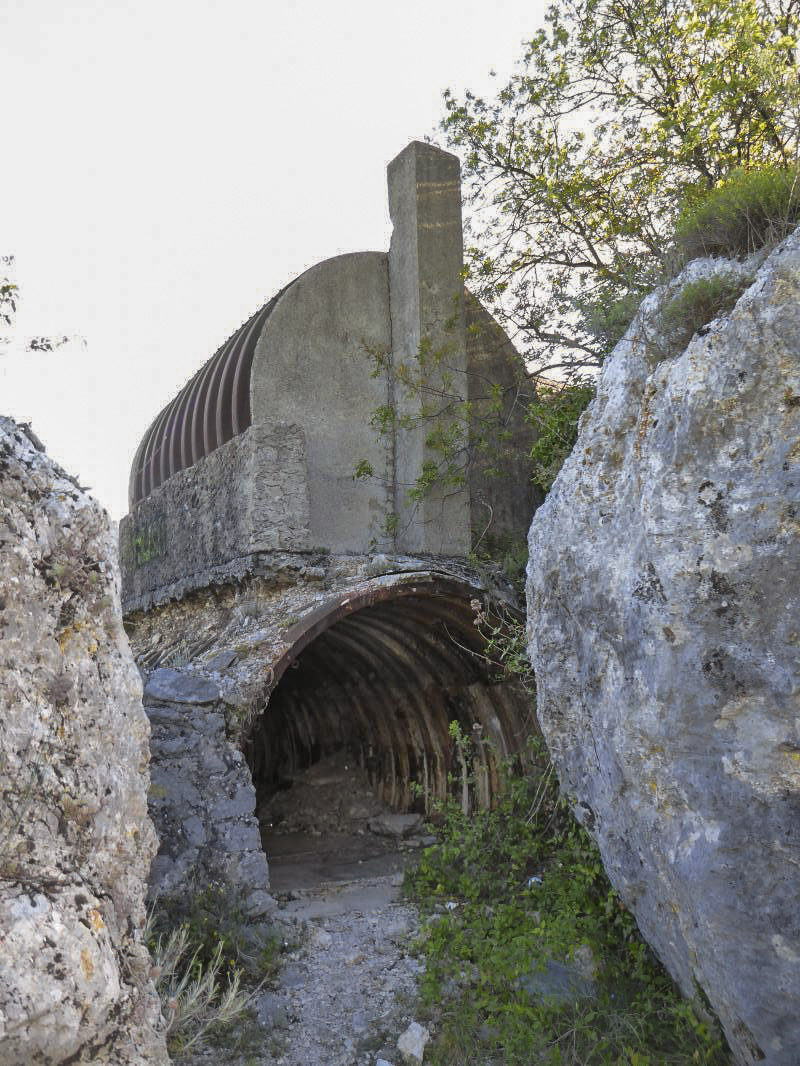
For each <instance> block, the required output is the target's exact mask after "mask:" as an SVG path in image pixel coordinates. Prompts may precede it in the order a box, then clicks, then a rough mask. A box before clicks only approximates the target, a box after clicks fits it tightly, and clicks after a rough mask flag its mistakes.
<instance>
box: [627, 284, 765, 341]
mask: <svg viewBox="0 0 800 1066" xmlns="http://www.w3.org/2000/svg"><path fill="white" fill-rule="evenodd" d="M750 281H751V279H750V278H747V277H742V276H741V275H740V274H734V273H732V272H726V273H719V274H713V275H712V276H711V277H708V278H698V280H697V281H690V282H689V283H688V284H687V285H684V286H683V288H682V289H681V291H680V292H679V293H678V294H677V296H675V297H673V298H672V299H671V300H668V301H667V302H666V303H664V304H663V305H662V307H661V310H660V315H659V318H660V320H659V323H658V327H657V332H658V339H656V338H655V337H652V338H649V339H648V344H649V347H650V349H651V351H652V352H653V353H654V354H656V355H657V356H660V357H662V358H664V357H668V356H671V355H676V354H678V353H679V352H682V351H683V350H684V348H685V347H686V345H687V344H688V343H689V341H690V340H691V339H692V337H693V336H694V335H695V333H700V332H701V331H702V330H703V328H704V327H705V326H707V325H708V324H709V323H710V322H712V321H713V320H714V319H715V318H717V317H718V316H719V315H723V314H725V313H726V312H728V311H730V310H732V309H733V307H734V306H735V305H736V301H737V300H738V299H739V297H740V296H741V295H742V293H743V292H744V290H745V289H746V288H747V286H748V285H749V284H750Z"/></svg>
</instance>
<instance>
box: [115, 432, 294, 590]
mask: <svg viewBox="0 0 800 1066" xmlns="http://www.w3.org/2000/svg"><path fill="white" fill-rule="evenodd" d="M309 527H310V521H309V507H308V490H307V475H306V459H305V438H304V435H303V431H302V430H301V429H300V428H299V427H298V426H295V425H283V424H274V423H260V424H258V425H254V426H251V427H250V428H249V429H247V430H245V432H244V433H241V434H240V435H239V436H236V437H234V438H233V439H232V440H230V441H228V442H227V443H226V444H223V445H222V446H221V447H219V448H217V449H216V450H215V451H213V452H212V453H211V454H210V455H207V456H205V457H204V458H202V459H200V460H198V462H197V463H195V464H194V466H192V467H190V468H189V469H187V470H181V471H179V472H178V473H177V474H175V475H173V477H171V478H170V479H169V481H168V482H165V484H164V485H161V486H159V487H158V488H157V489H154V490H153V492H152V493H151V494H150V495H149V496H148V497H146V498H145V499H144V500H142V501H141V502H140V503H138V504H137V505H136V506H135V507H134V508H133V510H132V512H131V514H129V515H126V516H125V518H123V519H122V522H121V523H120V557H121V563H122V575H123V590H124V598H125V601H126V602H125V607H126V609H129V607H128V604H129V603H131V602H135V601H136V600H141V598H142V597H145V596H146V595H147V594H149V593H153V592H155V591H156V590H158V589H161V588H164V587H165V586H169V585H171V584H173V583H175V582H176V581H178V580H185V579H186V577H187V575H192V574H196V575H198V580H199V583H200V584H204V583H208V582H209V580H210V578H211V575H210V574H209V573H208V572H209V571H210V570H211V569H212V568H218V567H219V566H220V565H224V564H228V563H231V562H232V561H233V560H236V559H239V558H242V557H244V556H248V555H252V554H253V553H257V552H261V551H303V550H307V549H309V548H310V547H311V535H310V529H309ZM203 575H206V576H203Z"/></svg>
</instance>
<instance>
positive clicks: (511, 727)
mask: <svg viewBox="0 0 800 1066" xmlns="http://www.w3.org/2000/svg"><path fill="white" fill-rule="evenodd" d="M317 629H318V630H319V631H318V632H316V633H315V635H313V639H307V642H306V643H305V644H304V646H303V647H302V650H300V651H299V653H297V654H294V653H292V654H290V656H289V659H290V662H289V664H288V665H287V666H286V669H285V670H284V672H283V673H282V676H281V678H280V680H279V682H278V683H277V685H276V686H275V688H274V690H273V691H272V693H271V696H270V699H269V703H268V705H267V707H266V710H265V711H264V713H263V714H262V715H261V716H260V718H259V720H258V722H257V724H256V726H255V728H254V730H253V732H252V734H251V735H250V737H249V740H248V742H247V744H246V747H245V755H246V757H247V761H248V763H249V765H250V769H251V772H252V775H253V781H254V784H255V786H256V792H257V796H258V802H259V804H263V803H265V802H268V801H269V800H270V797H272V796H274V795H275V793H276V792H278V791H280V790H282V789H285V788H287V787H290V786H291V783H292V781H294V780H296V779H297V776H298V773H300V772H302V771H305V770H308V769H309V768H310V767H313V766H314V764H317V763H320V762H321V761H323V762H324V761H325V760H330V759H331V758H334V757H336V756H341V758H342V759H343V760H344V761H345V765H352V766H355V767H357V768H358V769H359V771H360V772H361V774H362V776H363V777H365V778H366V780H367V781H368V782H369V786H370V788H371V789H372V790H373V792H374V794H375V796H376V798H377V799H378V800H379V801H380V803H381V804H383V806H384V807H385V808H389V809H390V810H392V811H396V812H408V811H419V812H422V811H424V810H427V809H429V808H430V806H431V804H432V803H433V802H434V801H435V800H436V799H441V798H443V797H444V796H445V795H446V794H447V793H448V792H450V793H451V794H455V795H457V796H458V797H459V798H460V799H461V800H462V802H463V803H464V804H465V805H466V804H468V805H470V806H488V805H490V804H491V803H492V799H493V796H495V795H496V794H497V790H498V787H499V776H498V764H499V761H500V760H503V759H506V758H514V757H520V758H521V757H522V753H523V752H524V749H525V741H526V738H527V736H528V735H529V734H530V732H531V730H532V728H533V727H532V722H531V720H532V717H533V715H532V710H531V699H530V694H529V693H528V692H526V690H525V688H524V686H523V685H521V684H520V683H519V682H514V681H508V680H505V679H503V677H502V674H501V673H500V671H499V670H498V668H497V665H496V664H495V663H494V662H492V661H491V659H490V658H487V656H486V650H487V649H486V640H485V638H484V636H483V635H482V634H481V632H480V631H479V630H478V628H476V625H475V612H474V609H473V607H472V605H471V602H470V598H469V596H467V595H464V594H463V593H458V594H457V593H455V592H452V591H450V592H447V591H442V590H439V591H438V592H437V593H435V594H434V593H431V592H430V590H428V591H425V592H419V591H417V590H414V591H413V592H411V593H409V590H408V589H407V588H406V589H403V590H402V594H399V595H396V596H392V595H389V596H387V598H385V599H383V600H381V601H379V602H368V603H365V604H364V605H356V609H354V605H353V603H352V602H350V603H347V602H346V605H343V606H341V607H340V608H339V609H338V610H333V611H331V613H330V615H329V616H328V618H327V619H326V620H325V621H324V623H322V624H318V626H317ZM454 721H455V722H458V723H459V727H460V730H461V733H462V734H463V735H465V736H468V737H470V738H471V743H470V744H469V746H468V747H469V754H468V755H467V757H466V759H465V754H464V746H463V745H459V744H457V743H456V742H455V741H454V739H453V736H452V732H451V726H450V723H451V722H454ZM467 761H468V762H469V765H467Z"/></svg>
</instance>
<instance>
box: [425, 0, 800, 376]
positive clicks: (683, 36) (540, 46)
mask: <svg viewBox="0 0 800 1066" xmlns="http://www.w3.org/2000/svg"><path fill="white" fill-rule="evenodd" d="M798 11H799V8H798V4H797V3H796V2H795V0H789V2H786V0H625V2H624V3H623V2H618V0H560V2H558V3H554V4H552V5H551V6H550V7H549V8H548V10H547V13H546V16H545V24H544V26H543V27H542V28H541V29H539V30H537V31H536V32H535V33H534V34H533V36H532V38H531V39H530V41H529V43H528V45H527V48H526V50H525V54H524V57H523V61H522V64H521V67H520V69H519V70H518V72H517V73H516V74H515V75H514V76H513V77H512V78H511V80H510V81H509V82H508V83H507V84H506V85H505V86H504V87H503V88H502V89H501V91H500V92H499V93H498V94H497V96H496V97H495V98H494V99H488V98H487V99H484V98H481V97H480V96H476V95H475V94H474V93H469V92H467V93H466V94H465V95H464V96H463V98H461V99H459V98H457V97H456V96H454V95H453V94H451V93H447V94H446V107H447V116H446V118H445V120H444V123H443V128H444V131H445V134H446V136H447V138H448V141H449V143H450V144H451V145H452V146H453V147H454V148H456V149H457V150H458V151H459V152H460V154H461V155H462V159H463V160H464V163H465V167H464V170H465V176H466V178H467V181H468V183H469V189H468V200H469V203H470V204H471V207H472V216H471V231H470V232H471V241H470V246H469V248H468V261H469V277H468V283H469V284H470V286H471V288H472V289H473V291H474V293H475V295H476V296H477V297H479V298H480V299H481V300H482V301H483V302H484V304H485V305H486V306H487V307H489V308H490V309H491V310H492V313H493V314H494V315H495V316H496V317H497V318H498V320H499V321H500V322H501V323H502V324H503V325H504V326H505V327H506V328H507V329H508V330H509V332H510V333H511V335H512V336H514V337H515V338H516V339H518V340H519V341H520V342H521V343H523V344H525V345H526V355H527V357H528V359H529V361H530V362H531V364H532V365H534V366H536V367H537V368H538V369H539V370H540V371H545V369H546V368H547V367H552V366H554V365H558V366H563V367H566V368H567V371H568V373H576V374H581V373H583V372H585V369H586V368H588V367H596V366H598V365H600V364H601V363H602V360H603V358H604V357H605V356H606V355H607V353H608V352H609V351H610V349H611V347H613V344H614V342H615V340H618V339H619V336H620V329H622V328H623V327H624V325H625V324H626V318H627V316H628V314H629V313H630V312H631V308H632V307H633V306H634V305H635V304H636V302H637V301H638V300H639V299H641V297H642V296H643V295H644V294H645V293H646V292H648V291H650V290H651V289H652V288H653V287H654V286H655V285H656V284H657V283H659V282H660V281H661V280H662V279H663V276H664V273H665V270H667V269H668V267H669V254H668V253H669V249H670V245H671V241H672V235H673V230H674V226H675V223H676V220H677V218H678V215H679V214H680V211H681V207H682V205H683V204H685V203H686V201H687V197H689V198H691V199H692V202H693V203H696V202H697V201H698V200H700V199H701V198H702V196H703V195H704V194H705V193H708V192H711V191H712V190H714V189H715V188H716V187H717V186H718V185H719V184H720V183H721V182H724V181H725V180H726V179H727V178H728V177H730V176H731V175H732V174H734V173H735V172H737V171H740V170H742V169H745V170H747V171H755V170H757V169H759V168H775V169H777V170H790V169H791V168H793V167H794V165H795V163H796V161H797V156H798V137H799V136H800V85H799V84H798V79H797V74H796V55H795V53H796V47H797V36H798ZM748 240H749V238H748ZM627 321H629V318H627Z"/></svg>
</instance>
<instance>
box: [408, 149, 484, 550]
mask: <svg viewBox="0 0 800 1066" xmlns="http://www.w3.org/2000/svg"><path fill="white" fill-rule="evenodd" d="M388 181H389V213H390V215H391V218H392V226H393V230H392V240H391V245H390V248H389V290H390V307H391V317H392V365H393V367H394V370H395V378H396V384H395V386H394V389H393V403H394V405H395V408H396V410H397V414H398V421H397V423H396V426H397V429H396V434H395V444H394V447H395V486H394V511H395V514H396V515H397V538H396V546H397V549H398V550H399V551H407V552H419V551H422V552H434V553H437V554H438V553H441V554H444V555H466V554H467V553H468V552H469V550H470V546H471V538H470V503H469V487H468V485H466V484H463V485H448V484H444V483H442V482H439V483H438V484H436V485H434V486H433V488H432V489H431V490H429V491H428V492H427V494H426V495H425V497H424V498H423V499H422V500H418V501H414V500H412V499H410V498H409V489H412V488H413V487H414V485H415V483H416V481H417V478H418V477H419V476H420V474H421V473H422V471H423V464H425V463H426V462H433V463H437V464H440V463H441V461H442V456H441V454H440V453H437V451H435V450H434V449H432V448H430V447H428V445H427V438H428V435H429V434H430V432H431V430H432V429H434V428H435V426H436V424H437V422H438V423H439V424H440V425H441V426H442V427H447V426H450V425H453V424H455V423H457V422H458V420H459V408H460V407H461V405H463V403H464V402H465V401H466V399H467V389H468V386H467V376H466V369H467V353H466V336H465V329H464V285H463V280H462V277H461V270H462V268H463V264H464V249H463V242H462V235H461V179H460V164H459V161H458V158H457V157H456V156H454V155H450V153H449V152H443V151H442V150H441V149H439V148H434V147H433V146H432V145H429V144H423V143H421V142H420V141H413V142H412V143H411V144H409V145H408V147H407V148H405V149H404V150H403V151H402V152H401V153H400V155H398V156H397V158H396V159H393V160H392V162H391V163H390V164H389V169H388ZM420 354H422V357H423V358H422V359H420ZM404 366H409V367H410V368H411V372H412V375H413V377H414V378H417V379H419V381H420V383H421V384H422V385H423V388H422V389H409V388H407V387H404V385H403V384H402V380H403V367H404ZM425 407H428V408H429V409H432V417H431V418H427V417H425V418H423V419H422V420H420V416H421V415H424V413H425V412H424V408H425ZM406 418H407V419H410V424H409V426H408V428H406V427H404V425H403V420H404V419H406Z"/></svg>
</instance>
